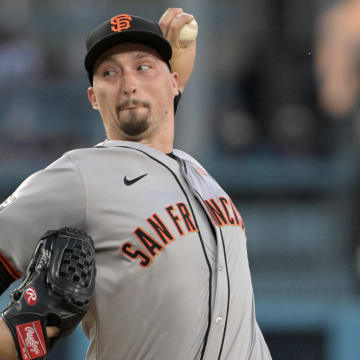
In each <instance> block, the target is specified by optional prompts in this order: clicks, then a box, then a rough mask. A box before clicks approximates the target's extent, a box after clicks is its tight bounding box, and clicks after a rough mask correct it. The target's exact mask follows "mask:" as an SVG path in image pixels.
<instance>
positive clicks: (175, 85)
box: [171, 72, 180, 96]
mask: <svg viewBox="0 0 360 360" xmlns="http://www.w3.org/2000/svg"><path fill="white" fill-rule="evenodd" d="M171 75H172V85H173V89H174V95H175V96H176V95H179V91H180V89H179V75H178V73H177V72H173V73H171Z"/></svg>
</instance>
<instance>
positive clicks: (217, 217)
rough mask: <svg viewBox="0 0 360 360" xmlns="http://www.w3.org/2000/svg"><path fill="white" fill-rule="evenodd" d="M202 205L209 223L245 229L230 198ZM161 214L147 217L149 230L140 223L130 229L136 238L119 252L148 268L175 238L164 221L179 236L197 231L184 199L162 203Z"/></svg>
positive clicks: (211, 200) (210, 201) (206, 202)
mask: <svg viewBox="0 0 360 360" xmlns="http://www.w3.org/2000/svg"><path fill="white" fill-rule="evenodd" d="M204 205H205V207H206V208H207V209H208V212H209V214H210V217H211V219H212V224H213V226H216V227H223V226H238V227H240V228H241V229H242V230H243V231H245V226H244V222H243V220H242V217H241V215H240V213H239V211H238V210H237V208H236V206H235V204H234V203H233V201H232V200H231V199H230V198H226V197H222V196H221V197H219V198H218V199H214V198H211V199H207V200H204ZM164 215H165V216H164ZM164 215H163V217H161V216H160V215H159V214H157V213H154V214H153V215H152V216H150V217H148V218H147V219H146V222H147V223H148V224H149V230H147V229H145V228H144V226H138V227H137V228H136V229H135V230H134V231H133V233H134V237H135V238H136V239H137V240H138V241H137V242H130V241H128V242H125V243H124V244H123V245H122V246H121V251H122V253H123V254H124V255H125V256H127V257H128V258H130V259H132V260H137V264H138V265H140V266H141V267H144V268H147V267H149V266H150V265H151V263H152V261H153V259H154V258H156V257H157V256H158V255H159V254H161V252H162V251H163V250H164V249H165V248H166V247H167V246H168V245H170V244H171V243H172V242H174V241H175V240H176V237H175V235H174V234H173V232H171V231H170V230H169V225H167V223H170V224H171V223H172V224H173V225H174V226H175V229H176V231H177V234H176V235H177V236H180V237H183V236H185V234H186V233H194V232H198V231H199V229H198V228H197V226H196V223H195V221H194V219H193V217H192V214H191V211H190V209H189V206H188V205H187V204H186V203H184V202H179V203H176V204H173V205H168V206H166V207H165V211H164Z"/></svg>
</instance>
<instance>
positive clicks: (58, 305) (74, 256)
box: [3, 228, 96, 360]
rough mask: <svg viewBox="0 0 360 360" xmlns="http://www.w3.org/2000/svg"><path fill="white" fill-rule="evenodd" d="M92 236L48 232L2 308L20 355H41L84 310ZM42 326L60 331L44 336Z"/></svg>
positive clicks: (90, 287) (91, 276)
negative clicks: (56, 328) (8, 303)
mask: <svg viewBox="0 0 360 360" xmlns="http://www.w3.org/2000/svg"><path fill="white" fill-rule="evenodd" d="M95 275H96V268H95V250H94V243H93V240H92V239H91V238H90V237H89V236H88V235H87V234H85V233H83V232H80V231H78V230H75V229H71V228H62V229H60V230H50V231H47V232H46V233H45V234H44V236H43V237H42V238H41V239H40V241H39V243H38V245H37V247H36V250H35V252H34V254H33V256H32V258H31V261H30V264H29V266H28V269H27V272H26V274H25V277H24V280H23V282H22V283H21V285H20V286H19V287H18V288H17V289H15V290H14V291H13V293H12V294H11V302H10V305H9V306H8V308H7V309H6V310H5V311H4V312H3V318H4V319H5V321H6V323H7V325H8V326H9V328H10V330H11V333H12V335H13V338H14V340H15V344H16V348H17V351H18V355H19V358H20V359H22V360H32V359H46V355H47V353H48V352H49V351H50V350H51V349H52V348H53V346H54V344H55V343H56V341H57V340H58V339H59V338H60V337H66V336H68V335H70V334H71V333H72V332H73V331H74V330H75V328H76V326H77V325H78V324H79V322H80V321H81V320H82V318H83V317H84V315H85V314H86V312H87V311H88V309H89V306H90V303H91V300H92V298H93V296H94V288H95ZM46 326H56V327H58V328H59V329H60V335H59V336H57V337H56V338H51V339H48V338H47V336H46Z"/></svg>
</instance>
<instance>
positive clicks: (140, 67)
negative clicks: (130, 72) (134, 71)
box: [138, 65, 150, 71]
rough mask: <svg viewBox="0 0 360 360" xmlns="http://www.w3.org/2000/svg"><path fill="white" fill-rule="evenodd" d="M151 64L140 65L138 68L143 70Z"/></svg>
mask: <svg viewBox="0 0 360 360" xmlns="http://www.w3.org/2000/svg"><path fill="white" fill-rule="evenodd" d="M149 69H150V66H149V65H140V66H139V67H138V70H140V71H143V70H149Z"/></svg>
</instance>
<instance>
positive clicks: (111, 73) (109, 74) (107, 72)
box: [103, 70, 116, 77]
mask: <svg viewBox="0 0 360 360" xmlns="http://www.w3.org/2000/svg"><path fill="white" fill-rule="evenodd" d="M103 75H104V77H113V76H115V75H116V71H115V70H105V71H104V73H103Z"/></svg>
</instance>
